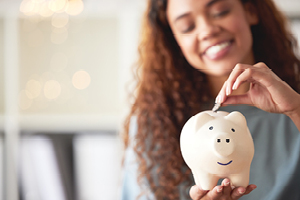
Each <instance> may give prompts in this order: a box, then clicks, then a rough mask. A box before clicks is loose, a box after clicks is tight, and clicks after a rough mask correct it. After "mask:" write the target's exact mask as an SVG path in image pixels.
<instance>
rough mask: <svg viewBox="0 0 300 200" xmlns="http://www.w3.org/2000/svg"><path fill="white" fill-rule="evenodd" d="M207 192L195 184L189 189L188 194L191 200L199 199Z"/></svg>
mask: <svg viewBox="0 0 300 200" xmlns="http://www.w3.org/2000/svg"><path fill="white" fill-rule="evenodd" d="M207 192H208V190H202V189H200V188H199V187H198V186H197V185H194V186H192V187H191V189H190V196H191V198H192V199H193V200H200V199H201V198H202V197H204V196H205V195H206V193H207Z"/></svg>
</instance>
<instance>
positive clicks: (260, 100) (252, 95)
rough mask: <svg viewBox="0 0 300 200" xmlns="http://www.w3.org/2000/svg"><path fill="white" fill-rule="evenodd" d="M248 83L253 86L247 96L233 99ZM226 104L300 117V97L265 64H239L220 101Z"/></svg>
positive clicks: (227, 82)
mask: <svg viewBox="0 0 300 200" xmlns="http://www.w3.org/2000/svg"><path fill="white" fill-rule="evenodd" d="M244 82H249V83H250V89H249V91H248V92H247V93H246V94H242V95H234V96H229V95H230V94H231V93H232V91H233V90H236V89H237V88H239V87H240V85H241V84H242V83H244ZM216 101H217V102H218V103H223V104H251V105H254V106H256V107H258V108H260V109H262V110H265V111H267V112H273V113H283V114H286V115H288V116H290V117H291V115H293V114H295V113H297V115H299V114H300V95H299V94H298V93H297V92H296V91H294V90H293V89H292V88H291V87H290V86H289V85H288V84H287V83H286V82H284V81H282V80H281V79H280V78H279V77H278V76H277V75H276V74H275V73H273V72H272V70H271V69H269V68H268V67H267V66H266V65H265V64H264V63H257V64H255V65H253V66H252V65H245V64H237V65H236V66H235V68H234V69H233V71H232V72H231V74H230V76H229V78H228V79H227V81H226V82H225V83H224V84H223V87H222V89H221V90H220V92H219V95H218V97H217V99H216Z"/></svg>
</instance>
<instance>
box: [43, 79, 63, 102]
mask: <svg viewBox="0 0 300 200" xmlns="http://www.w3.org/2000/svg"><path fill="white" fill-rule="evenodd" d="M60 93H61V85H60V83H59V82H58V81H56V80H49V81H47V82H46V83H45V85H44V95H45V97H46V98H47V99H49V100H53V99H56V98H58V97H59V95H60Z"/></svg>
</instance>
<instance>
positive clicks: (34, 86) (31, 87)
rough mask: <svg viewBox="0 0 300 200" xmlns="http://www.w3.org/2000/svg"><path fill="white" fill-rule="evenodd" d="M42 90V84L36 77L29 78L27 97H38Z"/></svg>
mask: <svg viewBox="0 0 300 200" xmlns="http://www.w3.org/2000/svg"><path fill="white" fill-rule="evenodd" d="M41 91H42V84H41V83H40V82H39V81H37V80H34V79H31V80H29V81H28V82H27V83H26V94H27V97H28V98H29V99H30V98H31V99H34V98H37V97H38V96H39V95H40V94H41Z"/></svg>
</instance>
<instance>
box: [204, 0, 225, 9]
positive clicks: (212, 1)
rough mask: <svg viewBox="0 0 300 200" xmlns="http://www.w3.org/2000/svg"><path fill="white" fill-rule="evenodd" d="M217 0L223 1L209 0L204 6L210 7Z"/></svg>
mask: <svg viewBox="0 0 300 200" xmlns="http://www.w3.org/2000/svg"><path fill="white" fill-rule="evenodd" d="M219 1H224V0H211V1H210V2H208V3H207V4H206V5H205V7H206V8H207V7H211V6H212V5H214V4H215V3H217V2H219Z"/></svg>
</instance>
